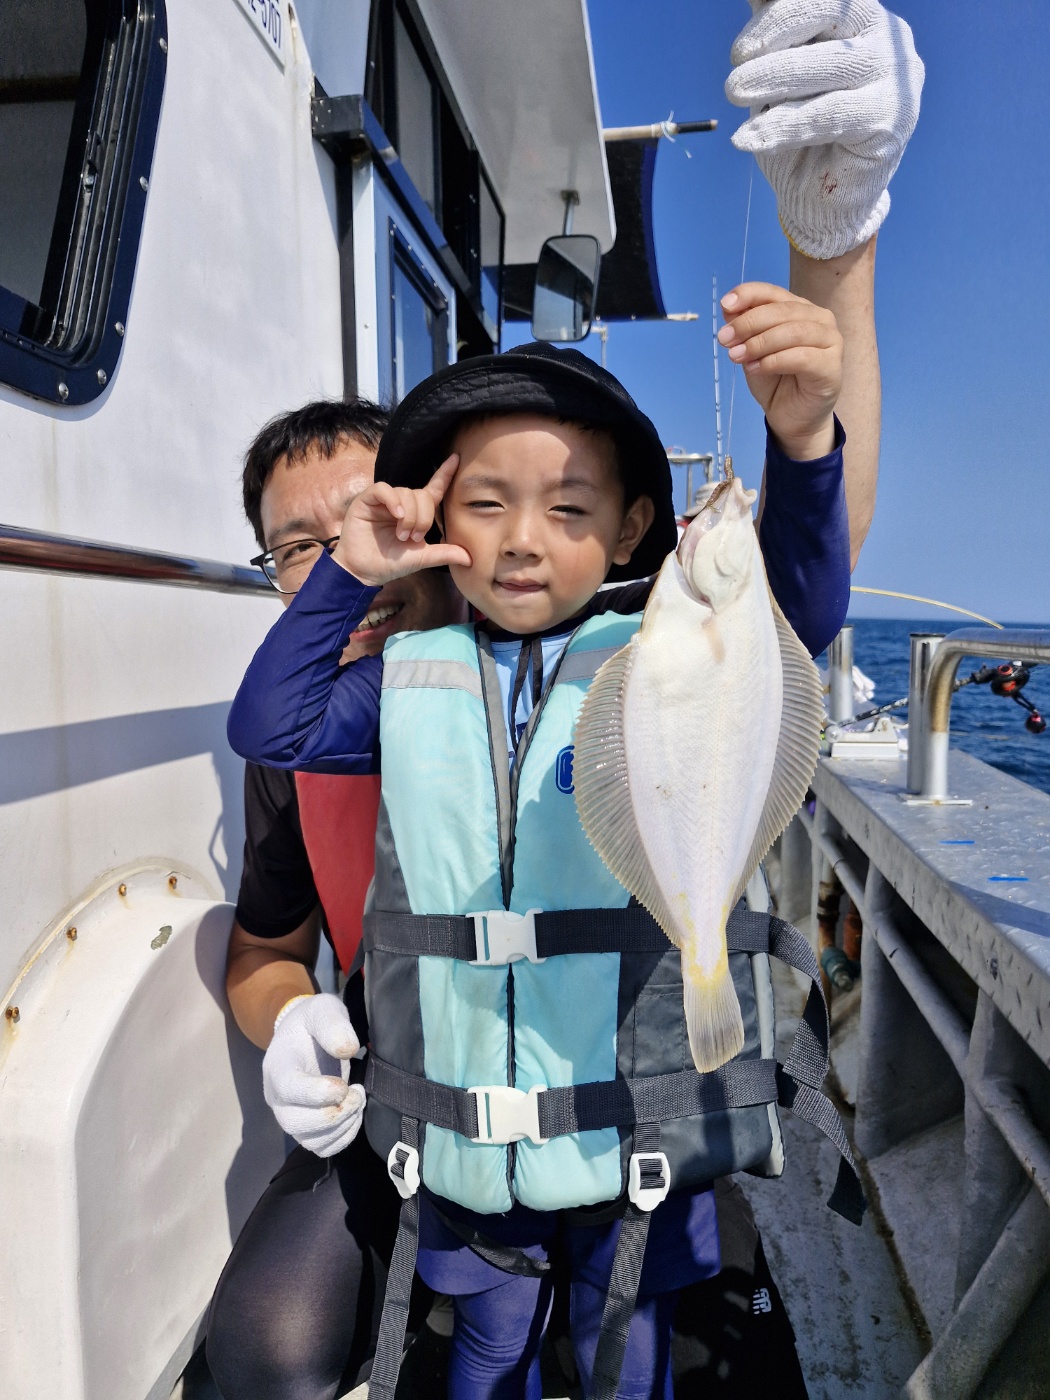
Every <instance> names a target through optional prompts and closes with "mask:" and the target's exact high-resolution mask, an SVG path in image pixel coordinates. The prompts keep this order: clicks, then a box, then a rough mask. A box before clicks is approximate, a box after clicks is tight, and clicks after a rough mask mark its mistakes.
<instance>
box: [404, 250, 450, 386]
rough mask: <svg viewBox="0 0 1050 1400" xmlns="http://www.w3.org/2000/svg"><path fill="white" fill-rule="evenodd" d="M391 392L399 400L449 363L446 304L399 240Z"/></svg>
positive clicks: (436, 288)
mask: <svg viewBox="0 0 1050 1400" xmlns="http://www.w3.org/2000/svg"><path fill="white" fill-rule="evenodd" d="M392 287H393V290H392V300H393V304H394V306H393V309H394V315H393V318H392V323H393V324H392V330H393V347H392V349H393V365H394V376H393V378H394V392H395V395H396V397H397V399H398V401H400V400H401V399H403V398H404V397H405V395H406V394H407V393H408V391H409V389H412V388H414V387H415V386H416V385H417V384H418V383H419V382H420V381H421V380H423V379H426V377H427V376H428V375H430V374H433V373H434V371H435V370H438V369H441V368H442V367H443V366H445V365H447V364H448V303H447V302H446V300H445V298H444V297H443V296H442V295H441V292H440V290H439V289H438V287H436V286H435V285H434V283H433V282H432V281H431V279H430V278H429V277H428V276H427V274H426V272H425V271H424V269H423V268H422V267H420V265H419V264H418V263H417V262H416V260H415V259H414V258H413V257H412V255H411V253H410V252H409V251H408V249H407V248H406V247H405V246H404V244H402V243H401V241H400V239H395V241H394V266H393V274H392Z"/></svg>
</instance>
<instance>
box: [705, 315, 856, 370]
mask: <svg viewBox="0 0 1050 1400" xmlns="http://www.w3.org/2000/svg"><path fill="white" fill-rule="evenodd" d="M837 339H838V332H837V331H834V330H832V328H830V327H826V326H824V325H822V324H821V323H820V322H814V321H784V322H782V323H781V324H780V325H779V326H770V327H769V329H768V330H765V331H762V332H760V333H759V334H758V335H752V336H749V337H748V338H747V340H743V341H740V342H738V343H737V344H736V345H731V346H730V347H729V358H730V359H731V360H733V361H735V362H736V363H737V364H750V363H751V362H752V361H753V360H760V359H762V358H763V357H764V356H767V355H772V354H774V353H775V352H776V351H778V350H791V349H795V348H798V349H807V350H816V351H819V352H821V353H824V352H826V351H828V350H831V349H832V348H833V347H834V346H835V344H836V342H837Z"/></svg>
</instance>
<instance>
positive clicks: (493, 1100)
mask: <svg viewBox="0 0 1050 1400" xmlns="http://www.w3.org/2000/svg"><path fill="white" fill-rule="evenodd" d="M546 1092H547V1090H546V1086H545V1085H542V1084H537V1085H536V1086H535V1087H534V1088H532V1089H529V1090H525V1089H511V1088H510V1087H509V1086H508V1085H506V1084H483V1085H481V1086H480V1087H478V1088H474V1089H468V1090H467V1093H468V1094H473V1095H474V1102H475V1103H476V1104H477V1109H478V1135H477V1137H476V1138H475V1139H474V1141H475V1142H485V1143H491V1144H492V1145H493V1146H497V1147H506V1146H507V1144H508V1143H511V1142H521V1140H522V1139H523V1138H528V1140H529V1141H530V1142H534V1143H535V1144H536V1145H537V1147H539V1146H542V1144H543V1143H545V1142H547V1141H548V1139H547V1138H545V1137H542V1136H541V1135H540V1095H541V1094H545V1093H546Z"/></svg>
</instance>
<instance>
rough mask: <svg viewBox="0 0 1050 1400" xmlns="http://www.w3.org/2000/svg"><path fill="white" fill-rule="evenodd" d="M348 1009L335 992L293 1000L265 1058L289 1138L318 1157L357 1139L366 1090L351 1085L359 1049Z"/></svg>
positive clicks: (266, 1092) (269, 1094) (268, 1090)
mask: <svg viewBox="0 0 1050 1400" xmlns="http://www.w3.org/2000/svg"><path fill="white" fill-rule="evenodd" d="M360 1048H361V1046H360V1042H359V1041H358V1039H357V1036H356V1034H355V1033H354V1028H353V1026H352V1025H351V1024H350V1017H349V1015H348V1013H347V1010H346V1007H345V1006H344V1005H343V1003H342V1001H341V1000H340V999H339V997H336V996H332V995H331V993H330V992H318V993H317V994H316V995H315V996H304V997H303V998H301V999H296V1000H293V1001H291V1002H289V1003H288V1004H287V1005H286V1006H284V1007H283V1008H282V1009H281V1013H280V1015H279V1016H278V1017H277V1020H276V1021H275V1023H274V1031H273V1040H271V1041H270V1048H269V1049H268V1050H267V1052H266V1054H265V1055H264V1057H263V1097H264V1098H265V1099H266V1102H267V1103H268V1104H269V1105H270V1107H271V1108H272V1109H273V1112H274V1117H275V1118H276V1119H277V1121H278V1123H279V1124H280V1125H281V1127H282V1128H283V1129H284V1131H285V1132H286V1133H287V1134H288V1135H289V1137H293V1138H295V1140H296V1142H298V1143H301V1144H302V1146H303V1147H306V1148H309V1150H310V1151H311V1152H316V1154H317V1155H318V1157H333V1156H334V1155H335V1154H336V1153H337V1152H342V1150H343V1148H344V1147H349V1146H350V1144H351V1143H352V1142H353V1140H354V1138H355V1137H357V1134H358V1131H359V1129H360V1127H361V1118H362V1116H363V1114H364V1111H365V1091H364V1089H363V1088H362V1087H361V1085H360V1084H349V1083H348V1082H347V1081H348V1079H349V1077H350V1061H351V1060H352V1059H353V1058H354V1056H355V1055H356V1054H357V1052H358V1051H359V1050H360Z"/></svg>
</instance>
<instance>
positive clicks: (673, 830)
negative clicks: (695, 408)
mask: <svg viewBox="0 0 1050 1400" xmlns="http://www.w3.org/2000/svg"><path fill="white" fill-rule="evenodd" d="M755 495H756V493H755V492H754V491H745V490H744V488H743V486H742V485H741V483H740V481H739V479H738V478H734V479H732V480H730V481H727V482H724V483H722V484H721V486H720V487H718V488H717V489H716V490H715V491H714V493H713V494H712V495H711V497H710V498H709V500H708V501H707V503H706V505H705V506H704V508H703V509H702V510H701V512H700V513H699V515H697V516H696V517H695V519H694V520H692V521H691V523H690V524H689V527H688V528H687V530H686V532H685V534H684V535H683V537H682V540H681V542H680V544H679V547H678V550H677V552H676V553H672V554H669V555H668V556H667V558H666V559H665V561H664V564H663V567H662V569H661V570H660V574H659V576H658V578H657V581H656V584H655V586H654V588H653V591H652V593H651V595H650V598H649V602H648V604H647V606H646V609H645V614H644V616H643V618H642V624H641V627H640V628H639V630H638V632H637V633H636V634H635V636H634V637H632V639H631V641H630V642H629V643H628V644H627V646H625V647H624V648H622V650H620V651H618V652H617V653H616V654H615V655H614V656H612V657H611V658H610V659H609V660H608V661H607V662H606V663H605V665H604V666H602V668H601V670H600V671H599V672H598V674H597V676H596V677H595V679H594V681H593V683H592V684H591V687H590V689H589V691H588V693H587V696H586V698H585V700H584V704H583V707H582V709H581V711H580V715H579V718H578V720H577V723H576V733H575V740H574V742H575V753H574V759H573V780H574V785H575V792H576V806H577V810H578V811H579V815H580V820H581V821H582V823H583V827H584V830H585V831H586V833H587V836H588V838H589V839H590V841H591V843H592V845H593V846H594V847H595V849H596V850H597V852H598V854H599V855H600V856H601V857H602V859H603V860H604V861H605V863H606V865H607V866H608V867H609V869H610V870H611V871H612V873H613V874H614V875H615V876H616V878H617V879H618V880H619V881H620V883H621V884H623V885H624V886H626V888H627V889H628V890H630V891H631V893H632V894H633V895H634V896H635V897H636V898H637V899H638V900H639V902H640V903H641V904H643V905H644V906H645V908H646V909H648V910H649V912H650V913H651V914H652V916H653V918H654V919H655V920H656V922H657V923H658V924H659V925H660V927H661V928H662V929H663V931H664V932H665V933H666V934H667V936H668V938H669V939H670V940H671V942H672V943H673V944H674V945H675V946H676V947H678V948H680V949H681V953H682V980H683V985H684V989H685V993H684V1000H685V1018H686V1023H687V1026H688V1030H689V1046H690V1049H691V1051H692V1056H693V1061H694V1063H695V1065H696V1067H697V1069H698V1070H701V1071H708V1070H713V1069H717V1068H718V1066H719V1065H722V1064H724V1063H725V1062H726V1061H727V1060H730V1059H732V1058H733V1056H734V1055H736V1054H738V1053H739V1052H740V1050H741V1049H742V1047H743V1043H744V1029H743V1023H742V1021H741V1016H740V1005H739V1002H738V1000H737V996H736V991H735V989H734V986H733V979H732V976H731V974H730V971H729V959H728V954H727V950H726V921H727V919H728V918H729V914H730V911H731V910H732V908H733V906H734V905H735V904H736V902H737V900H738V899H739V898H740V895H741V893H742V892H743V890H744V887H745V886H746V884H747V882H748V881H749V880H750V878H751V876H752V875H753V874H754V872H755V870H756V869H757V867H758V865H759V862H760V861H761V860H762V858H763V856H764V855H765V854H766V852H767V851H768V850H769V848H770V846H771V845H772V844H773V842H774V841H775V840H776V838H777V836H778V835H779V834H780V833H781V831H783V830H784V828H785V827H786V826H787V824H788V822H789V821H790V820H791V818H792V816H793V815H794V813H795V812H796V811H797V810H798V808H799V806H800V805H801V803H802V801H803V799H804V798H805V795H806V790H807V788H808V786H809V783H810V780H811V779H812V777H813V772H814V770H815V768H816V763H817V752H818V747H819V742H820V727H821V721H822V714H823V711H822V705H821V688H820V681H819V679H818V675H817V670H816V667H815V666H814V665H813V662H812V661H811V660H810V657H809V654H808V653H807V651H806V649H805V647H804V646H803V645H802V643H801V642H800V641H799V639H798V638H797V637H796V636H795V634H794V632H793V631H792V630H791V628H790V626H789V625H788V623H787V621H786V619H785V618H784V616H783V614H782V613H781V611H780V609H779V608H778V606H777V604H776V601H775V599H774V598H773V596H772V594H771V593H770V591H769V585H768V583H767V581H766V574H765V568H764V566H763V563H762V554H761V551H760V549H759V545H758V534H757V531H756V530H755V528H754V522H753V520H752V518H751V506H752V503H753V502H754V500H755Z"/></svg>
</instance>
